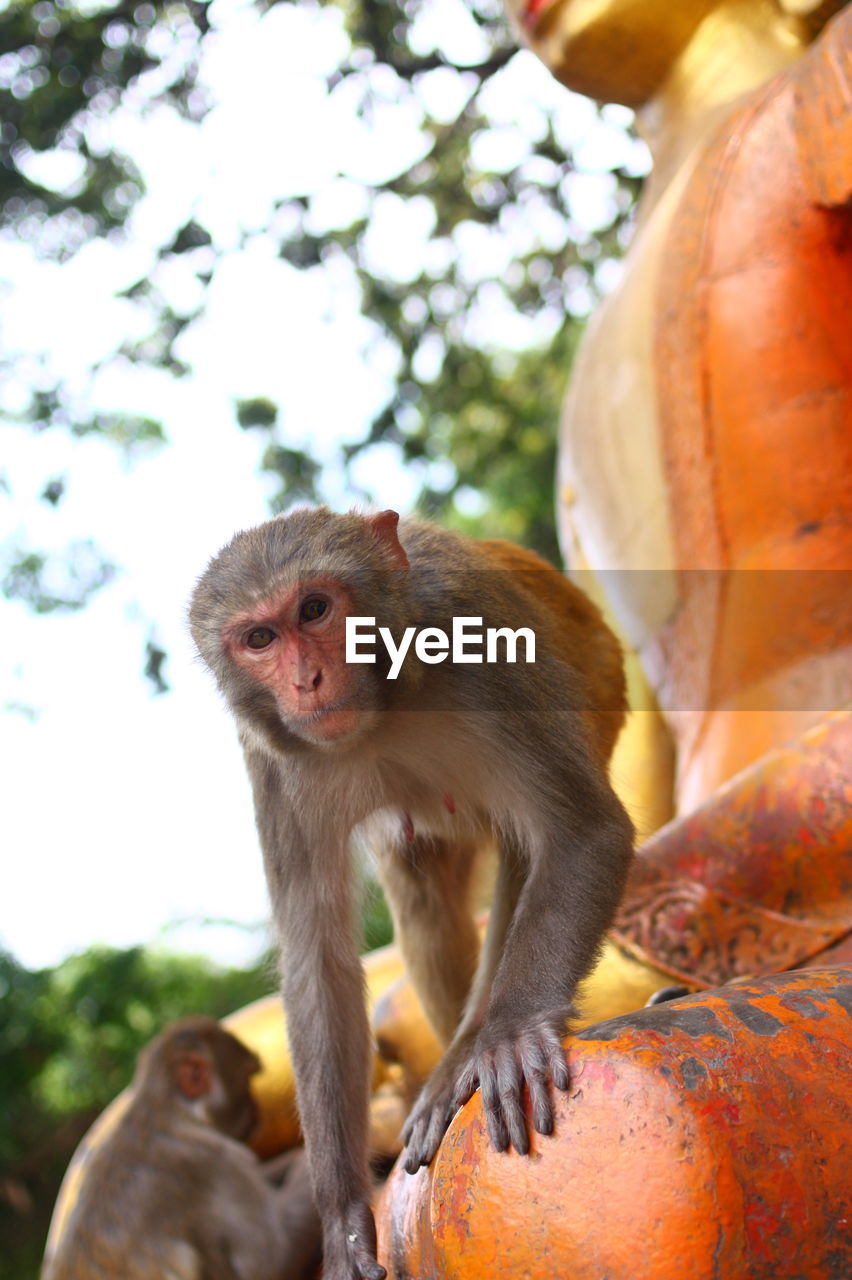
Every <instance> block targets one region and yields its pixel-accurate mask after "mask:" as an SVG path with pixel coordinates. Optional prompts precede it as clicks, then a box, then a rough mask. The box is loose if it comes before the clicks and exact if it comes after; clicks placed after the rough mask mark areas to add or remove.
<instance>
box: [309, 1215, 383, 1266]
mask: <svg viewBox="0 0 852 1280" xmlns="http://www.w3.org/2000/svg"><path fill="white" fill-rule="evenodd" d="M324 1227H325V1230H324V1233H323V1259H322V1273H323V1276H324V1280H385V1276H386V1275H387V1272H386V1271H385V1269H384V1267H383V1266H381V1265H380V1264H379V1262H378V1261H377V1260H376V1224H375V1222H374V1221H373V1214H372V1211H371V1209H370V1206H369V1205H368V1204H365V1203H364V1202H363V1201H359V1202H358V1203H357V1204H352V1205H350V1206H349V1208H348V1209H347V1211H346V1213H345V1215H344V1216H343V1217H342V1218H340V1219H337V1220H335V1221H332V1222H326V1223H325V1224H324Z"/></svg>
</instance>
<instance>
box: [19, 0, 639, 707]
mask: <svg viewBox="0 0 852 1280" xmlns="http://www.w3.org/2000/svg"><path fill="white" fill-rule="evenodd" d="M284 8H288V9H294V8H295V9H298V10H299V12H300V13H301V14H302V16H303V17H304V18H305V20H306V21H310V22H311V23H314V24H320V23H323V24H325V25H324V26H323V30H324V31H326V30H327V31H328V33H329V39H330V40H331V37H332V36H333V37H334V40H333V41H332V43H334V44H335V48H336V49H337V50H338V51H339V52H338V56H337V57H336V59H335V60H334V65H333V66H332V67H331V69H330V70H328V71H327V72H326V84H327V93H328V96H329V100H330V101H332V102H333V103H337V104H339V106H340V111H341V112H342V113H343V114H344V117H345V118H347V119H350V120H351V121H352V123H353V128H355V132H356V134H357V136H358V139H359V156H358V158H357V159H356V161H355V162H354V163H353V162H352V160H351V159H350V157H349V156H348V154H347V147H346V145H345V144H341V148H340V152H339V156H338V160H337V165H336V170H337V171H336V173H333V174H331V175H329V176H327V177H326V178H325V179H324V180H322V181H320V182H319V183H318V184H316V185H314V186H312V187H309V186H306V187H305V189H303V190H300V191H297V192H295V193H294V192H292V191H287V192H282V193H281V195H280V196H279V197H278V198H277V199H275V201H274V208H273V210H272V214H271V217H270V218H269V220H268V223H267V225H265V226H263V227H248V228H245V229H244V232H243V235H242V237H241V243H242V245H243V247H244V246H245V244H246V243H247V242H248V241H250V240H251V239H252V238H256V237H257V236H260V235H262V236H265V237H268V236H270V235H271V236H274V237H275V238H276V240H277V242H278V244H279V252H280V256H281V258H282V259H283V260H284V261H285V262H287V263H289V264H292V266H293V267H294V268H295V269H296V270H297V271H298V272H300V273H301V274H302V275H304V276H308V277H323V278H325V279H326V280H333V281H334V282H335V284H334V288H336V289H337V291H338V293H340V292H341V291H349V293H350V294H354V295H355V296H356V297H357V310H358V311H360V313H361V315H362V317H363V324H362V325H361V328H360V335H359V339H358V340H359V341H360V343H361V347H362V353H363V358H364V361H365V362H368V363H372V364H375V365H378V366H380V367H381V369H382V370H383V373H384V381H385V384H386V385H385V386H384V389H383V391H382V393H381V394H380V395H379V396H378V397H377V401H376V403H375V405H374V406H373V408H372V410H371V412H370V413H369V414H368V416H367V420H366V421H365V422H363V423H355V424H353V427H352V429H351V432H350V436H349V438H346V437H344V438H343V439H342V440H341V442H340V449H339V452H338V454H337V455H336V457H334V458H333V459H332V460H331V461H332V463H333V465H335V466H337V467H340V466H342V467H343V468H345V470H346V474H347V475H348V477H349V483H350V487H351V489H353V490H355V491H356V492H358V491H360V492H363V493H364V495H365V496H366V497H369V496H370V495H369V471H370V460H371V458H374V457H376V456H377V454H376V451H377V450H383V449H385V450H386V449H387V448H388V447H392V448H393V449H395V450H398V451H399V455H400V456H401V458H402V460H403V462H404V464H405V465H406V466H407V467H408V468H409V470H410V472H411V473H412V474H414V475H416V477H417V480H418V488H419V502H418V505H419V506H420V507H421V509H423V510H424V511H426V512H427V513H429V514H436V515H440V516H441V517H442V518H443V519H445V520H448V521H450V522H451V523H455V524H457V525H462V526H466V527H472V528H474V529H476V530H484V531H487V532H490V533H494V532H503V533H506V534H509V535H510V536H514V537H517V538H519V539H521V540H525V541H528V542H530V543H531V544H532V545H535V546H537V547H538V548H539V549H540V550H542V551H544V552H545V553H546V554H549V555H551V556H556V555H558V549H557V546H556V539H555V533H554V527H553V515H552V506H553V502H552V476H553V469H554V450H555V436H556V424H557V421H558V406H559V401H560V398H561V394H562V388H563V385H564V380H565V377H566V375H567V371H568V367H569V366H570V361H571V358H572V354H573V350H574V347H575V345H576V339H577V335H578V332H579V330H580V328H581V326H582V321H583V318H584V316H585V314H586V313H587V311H588V310H589V308H590V306H591V305H592V303H593V301H594V299H595V298H596V297H597V296H598V294H599V293H600V291H601V289H602V288H603V287H604V286H605V284H606V282H607V279H608V276H609V274H611V266H612V262H613V259H614V258H616V257H617V256H618V254H619V252H620V249H621V246H622V244H623V241H624V238H625V229H626V224H627V223H628V221H629V217H630V212H631V208H632V203H633V198H634V196H635V194H636V190H637V187H638V185H639V182H640V180H641V173H642V171H643V167H644V156H643V153H642V152H641V150H639V149H637V148H636V146H635V145H634V144H633V143H632V142H631V141H630V140H629V138H628V137H627V135H626V134H625V133H624V126H625V122H626V120H627V119H628V116H627V113H625V112H624V111H622V110H621V109H607V110H605V111H604V112H603V113H596V112H595V111H594V109H593V108H592V107H591V106H590V104H585V105H584V106H581V105H580V100H578V99H574V98H572V97H571V95H567V94H564V93H562V91H561V90H559V89H558V88H557V87H556V86H555V85H552V84H551V82H550V81H549V80H548V79H547V77H546V73H544V72H543V71H542V72H541V76H540V83H541V85H542V102H541V103H540V104H537V105H532V104H531V103H530V101H529V100H528V99H527V100H526V101H524V102H523V104H522V110H523V118H522V119H521V118H519V110H518V108H517V106H516V105H515V104H513V92H515V89H513V86H517V85H518V84H519V83H520V81H521V79H522V76H521V72H522V71H523V70H524V68H526V73H527V74H528V73H529V66H530V63H531V58H530V55H528V54H524V53H520V54H519V53H518V52H517V49H516V45H515V43H514V40H513V39H512V37H511V36H510V34H509V32H508V30H507V27H506V23H505V20H504V18H503V15H502V10H501V8H500V6H499V4H498V3H496V0H471V2H470V3H469V4H468V5H467V7H464V6H463V5H462V4H461V2H459V3H458V5H457V6H456V12H455V13H454V14H451V17H449V18H447V17H445V18H444V19H441V18H440V17H439V16H438V11H437V10H436V8H435V5H434V3H432V0H380V2H378V3H377V2H376V0H353V2H352V3H347V4H346V5H345V6H344V5H341V7H340V8H339V9H334V8H332V7H331V6H327V7H326V8H325V9H319V8H317V7H316V6H314V5H313V4H311V3H310V0H301V3H298V4H295V5H293V4H291V3H290V0H277V3H276V2H275V0H272V2H271V3H270V2H267V0H262V2H260V3H258V4H257V5H256V9H257V11H258V12H259V13H261V14H262V15H263V18H262V20H263V22H264V23H265V24H269V25H270V30H271V31H273V32H274V31H275V30H276V28H275V27H274V24H272V23H271V17H272V16H273V11H274V10H279V9H284ZM450 12H451V11H450V9H449V7H448V6H444V7H442V9H441V11H440V13H441V14H444V15H446V14H448V13H450ZM235 21H236V19H235V13H234V6H233V5H229V4H228V3H227V0H220V2H219V3H218V4H217V5H213V6H210V5H207V4H203V3H195V2H193V0H157V2H155V3H143V4H138V3H133V2H130V3H128V2H125V0H121V2H118V3H116V2H115V0H112V2H110V0H106V2H103V3H97V4H96V3H83V2H82V0H80V2H79V3H74V2H73V0H39V2H38V3H35V4H32V3H30V2H29V0H26V2H24V0H10V3H8V4H7V5H6V7H5V8H4V9H3V10H2V12H0V113H2V119H3V121H4V124H3V129H2V151H0V157H2V166H0V227H2V229H3V232H4V237H5V240H6V243H7V244H8V243H9V241H10V240H11V239H12V238H15V239H16V240H17V241H18V242H20V243H23V244H26V245H27V246H29V248H30V250H31V252H32V253H33V254H34V255H37V256H38V257H39V258H40V259H41V260H47V261H50V262H52V263H54V264H63V263H66V262H67V261H68V260H69V259H70V258H71V257H73V255H75V254H79V253H80V252H81V250H83V249H84V248H85V247H86V246H90V245H91V244H92V242H93V240H95V239H97V238H100V240H101V242H104V243H114V242H116V241H117V240H121V239H122V238H123V240H124V243H125V244H127V245H129V244H130V243H131V242H132V240H133V237H134V234H135V232H134V224H133V215H134V210H136V209H137V207H138V204H139V201H140V199H141V198H142V196H143V190H144V182H143V178H142V175H141V172H140V169H139V167H138V165H137V164H136V162H135V161H134V159H133V158H132V155H131V151H132V147H128V145H127V144H126V142H125V141H124V138H123V134H122V125H123V123H124V122H126V121H127V119H128V118H131V117H135V118H138V117H140V116H141V117H143V118H146V119H154V118H155V117H157V115H158V113H160V114H162V113H163V112H169V113H173V114H174V115H175V116H176V117H179V118H181V119H182V120H184V121H185V122H187V123H188V124H189V125H192V126H195V127H196V128H201V127H203V122H204V120H205V117H206V114H207V112H208V110H209V108H210V105H211V99H210V95H209V92H208V91H207V90H206V89H205V87H204V82H203V75H202V71H203V68H204V66H205V59H206V58H207V57H208V52H209V49H210V48H211V47H215V41H216V40H217V39H221V38H223V33H224V38H225V39H228V38H229V32H230V31H232V30H233V29H234V25H235ZM572 103H573V117H572V118H571V119H569V117H571V116H572V111H571V110H570V109H569V107H570V104H572ZM578 121H579V124H578ZM276 123H278V122H271V121H264V120H258V121H257V122H256V127H257V128H258V129H262V128H264V126H265V127H267V128H268V129H269V137H270V139H274V134H275V127H276ZM356 126H357V127H356ZM125 132H126V130H125ZM400 134H402V135H404V136H402V137H401V138H400V136H399V135H400ZM353 136H354V135H353ZM590 137H594V138H596V139H598V140H599V141H602V142H603V143H604V150H605V152H606V155H604V157H603V159H602V160H601V159H595V160H594V161H593V162H592V165H591V171H593V172H594V175H595V176H594V179H592V178H590V176H589V172H590V167H589V164H588V160H587V159H586V160H585V161H584V148H585V157H588V154H589V145H588V142H589V138H590ZM389 139H391V140H392V141H393V145H389V144H388V140H389ZM368 140H369V141H370V143H371V146H372V150H371V151H370V152H369V158H368V160H367V161H365V158H364V156H365V151H364V147H365V146H366V145H367V141H368ZM584 163H585V172H584ZM592 181H594V182H595V183H596V187H597V194H596V205H597V208H596V209H595V210H594V211H592V210H590V208H589V202H588V201H586V208H585V210H584V209H583V200H582V196H583V192H584V190H585V191H587V190H588V188H589V184H590V182H592ZM206 222H209V216H207V215H206V214H202V212H200V211H199V212H197V213H196V214H194V215H193V216H191V217H189V218H185V219H184V220H182V221H179V222H177V223H175V225H172V226H171V227H170V228H169V229H168V232H167V233H166V234H161V236H160V240H159V242H158V243H157V244H154V245H150V246H149V253H148V256H147V260H146V261H144V269H143V270H142V271H141V272H140V274H139V275H138V276H137V278H136V279H134V280H131V281H129V282H128V283H127V284H126V285H125V286H124V287H123V288H122V289H120V290H119V294H120V301H121V302H122V303H123V306H124V311H123V312H122V320H123V323H124V328H125V331H124V332H121V331H120V330H119V331H118V332H117V333H116V334H115V337H114V341H113V342H112V344H111V345H110V344H107V346H106V347H105V348H104V349H103V350H101V351H100V352H99V353H98V354H97V355H96V356H95V357H93V362H92V367H91V369H90V376H89V377H88V378H86V377H85V376H84V377H82V378H78V379H74V378H70V377H68V376H62V375H61V374H59V373H57V371H56V370H55V369H54V368H53V367H52V365H51V360H50V355H49V353H48V352H42V353H39V354H38V355H35V356H34V355H33V354H32V353H30V354H29V356H28V357H27V358H25V359H22V358H21V355H20V353H17V355H16V353H15V352H11V353H7V355H6V356H5V361H6V364H7V366H9V365H13V364H14V365H15V370H14V371H15V372H17V373H18V375H19V381H20V383H21V385H22V388H23V389H22V391H20V392H19V394H18V396H17V398H13V403H12V405H11V407H10V405H9V403H8V401H7V404H6V414H7V418H8V419H10V420H17V421H23V422H25V423H28V424H30V425H31V426H32V428H33V429H35V430H38V431H44V430H48V429H53V430H59V431H63V432H70V433H71V434H72V435H73V436H74V437H75V438H78V439H82V438H84V437H86V436H91V435H97V436H99V437H102V438H106V439H109V440H110V441H112V442H113V443H114V444H115V445H116V447H118V448H120V449H122V450H124V451H126V452H127V453H128V454H130V455H136V454H138V453H140V452H144V451H145V450H149V449H151V448H156V447H158V446H161V445H162V444H163V442H164V436H163V431H162V426H161V424H160V422H159V421H157V419H156V417H154V416H151V415H148V414H141V415H140V414H138V413H134V412H133V411H132V409H130V408H128V409H127V411H121V412H104V411H103V410H99V409H97V408H95V409H94V410H93V408H92V404H91V399H90V395H89V393H90V391H91V380H92V378H95V377H97V376H98V375H99V374H101V373H102V372H103V371H104V369H105V368H106V367H109V366H114V365H116V364H118V365H121V366H122V367H124V368H126V367H127V365H135V366H145V367H151V368H155V369H157V370H159V371H160V372H161V373H163V374H164V376H167V377H169V378H173V379H181V378H184V377H186V376H187V375H188V374H189V375H191V372H192V370H191V368H190V367H189V366H188V364H187V362H186V359H185V358H184V357H183V356H182V355H181V350H180V348H181V339H182V338H183V336H184V335H185V334H186V332H187V331H188V330H191V329H192V327H193V325H194V324H195V323H196V322H197V321H198V320H199V318H200V317H202V316H203V314H204V310H205V305H206V299H207V297H208V296H209V291H210V289H211V286H212V285H214V284H215V281H216V277H217V272H218V271H219V269H220V267H221V265H222V262H223V260H224V258H225V257H226V256H227V254H228V252H229V251H232V249H233V246H230V249H229V246H228V245H226V244H225V243H224V241H223V238H222V236H221V234H219V233H218V232H217V230H216V227H215V226H213V225H206ZM394 239H396V240H398V241H405V242H407V243H408V244H409V246H411V256H410V257H409V259H408V260H406V259H405V257H404V255H401V254H400V253H398V252H397V253H393V252H391V251H390V249H391V247H392V242H393V240H394ZM143 259H144V255H143ZM176 264H178V265H176ZM178 269H181V270H183V273H184V276H189V277H191V278H192V280H193V281H194V284H195V286H196V288H195V292H194V295H193V301H191V302H189V303H187V302H186V301H185V300H183V301H182V302H176V301H175V299H174V298H173V297H172V296H170V290H169V288H168V284H167V282H168V279H169V274H170V272H172V274H174V271H175V270H178ZM190 292H192V291H190ZM9 371H10V372H11V371H12V370H9ZM235 413H236V419H237V422H238V424H239V425H240V426H241V427H242V428H243V429H244V430H251V431H255V432H257V433H258V434H259V436H260V437H261V440H262V444H261V466H262V468H263V469H264V470H265V471H266V472H267V473H269V474H270V475H271V476H272V477H273V478H274V479H275V480H276V481H277V489H276V491H275V492H274V493H273V495H272V506H273V508H274V509H280V508H282V507H283V506H285V505H287V504H288V503H289V502H291V501H292V500H293V499H294V498H309V499H317V498H320V497H323V496H324V494H325V493H326V492H327V490H328V486H327V476H328V471H329V459H328V458H324V459H318V458H317V457H316V456H314V455H313V452H312V450H311V448H310V447H309V446H306V444H305V442H304V441H303V440H295V441H294V440H293V439H292V438H291V436H290V433H289V424H288V408H287V405H286V404H271V403H270V402H269V400H268V399H264V398H263V396H262V394H259V395H258V396H251V395H249V396H246V397H243V398H241V400H240V402H239V403H238V404H237V405H236V406H235ZM66 480H67V476H66V475H65V474H63V473H59V474H52V475H47V476H45V478H44V486H43V489H42V493H41V497H42V500H43V502H44V503H46V504H48V505H50V506H51V507H54V508H56V507H58V506H60V505H61V503H62V501H63V496H64V492H65V486H66ZM5 485H6V488H7V490H14V486H15V477H14V476H7V477H5ZM4 561H5V566H6V567H5V570H4V571H3V576H2V586H3V590H4V592H5V593H6V595H7V596H9V597H11V598H17V599H22V600H25V601H26V602H28V603H29V604H30V605H31V607H32V608H34V609H36V610H38V611H42V612H49V611H52V610H56V609H66V610H67V609H75V608H79V607H82V606H83V605H84V604H85V603H86V601H87V600H88V599H89V598H90V596H91V595H92V593H93V592H95V591H96V590H98V589H99V588H100V587H102V586H103V585H105V584H106V583H107V582H109V581H110V579H111V577H112V574H113V572H114V566H113V565H112V564H111V563H110V556H109V548H106V549H104V550H99V549H98V548H95V547H93V546H92V545H91V544H90V543H89V542H87V541H86V540H81V541H80V542H78V543H77V544H75V545H72V546H71V547H68V548H67V549H66V551H65V552H64V553H63V554H62V555H61V556H59V557H57V556H56V555H55V554H54V555H50V554H48V553H47V552H45V551H44V550H42V549H40V548H34V547H32V546H29V545H27V544H26V542H25V541H21V540H20V539H16V538H13V539H12V540H11V541H10V542H9V544H8V545H7V546H6V548H5V554H4ZM156 657H157V654H156V645H154V646H153V652H152V651H151V646H150V645H149V650H148V653H147V663H148V667H149V669H151V668H152V667H153V668H154V674H153V676H152V679H153V680H154V684H155V687H162V686H163V685H164V681H162V679H161V678H160V681H159V684H158V683H157V677H158V673H159V667H158V666H157V663H156V661H155V659H156Z"/></svg>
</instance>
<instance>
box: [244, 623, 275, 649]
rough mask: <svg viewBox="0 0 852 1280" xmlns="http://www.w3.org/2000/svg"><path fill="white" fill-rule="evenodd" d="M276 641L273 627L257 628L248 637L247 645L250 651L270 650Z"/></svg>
mask: <svg viewBox="0 0 852 1280" xmlns="http://www.w3.org/2000/svg"><path fill="white" fill-rule="evenodd" d="M274 639H275V632H274V631H273V630H272V628H271V627H255V628H254V630H253V631H250V632H249V633H248V635H247V636H246V644H247V645H248V647H249V649H268V648H269V646H270V645H271V644H272V641H273V640H274Z"/></svg>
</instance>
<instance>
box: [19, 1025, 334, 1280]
mask: <svg viewBox="0 0 852 1280" xmlns="http://www.w3.org/2000/svg"><path fill="white" fill-rule="evenodd" d="M259 1069H260V1062H259V1060H258V1058H257V1056H256V1054H254V1053H252V1052H251V1051H250V1050H249V1049H247V1048H246V1047H245V1045H244V1044H242V1042H241V1041H240V1040H238V1039H237V1038H236V1036H232V1035H231V1034H230V1033H229V1032H227V1031H226V1030H225V1029H224V1028H223V1027H221V1026H220V1025H219V1023H218V1022H216V1021H215V1020H214V1019H213V1018H203V1017H196V1018H187V1019H185V1020H183V1021H181V1022H178V1023H175V1024H174V1025H173V1026H171V1027H169V1028H167V1030H165V1031H164V1032H162V1034H161V1035H159V1036H158V1037H157V1038H156V1039H155V1040H153V1041H152V1042H151V1044H150V1045H148V1046H147V1048H146V1049H144V1050H143V1052H142V1054H141V1055H140V1057H139V1063H138V1065H137V1068H136V1073H135V1075H134V1078H133V1085H132V1090H131V1101H130V1104H129V1106H128V1108H127V1110H126V1112H125V1113H124V1114H123V1115H122V1116H121V1118H120V1120H119V1121H118V1124H117V1126H116V1128H115V1129H114V1130H113V1131H112V1132H111V1133H109V1134H108V1135H107V1136H106V1137H105V1138H104V1139H103V1141H102V1142H101V1143H100V1145H99V1146H97V1147H95V1148H94V1149H93V1151H92V1152H91V1154H90V1156H89V1157H88V1160H87V1162H86V1166H85V1176H84V1178H83V1182H82V1185H81V1187H80V1191H79V1194H78V1196H77V1200H76V1202H75V1203H74V1207H73V1209H72V1210H71V1216H70V1218H69V1220H68V1223H67V1225H66V1226H65V1229H64V1231H63V1232H62V1234H61V1236H60V1238H59V1241H58V1244H57V1246H56V1249H55V1250H54V1252H53V1253H52V1255H51V1256H50V1257H48V1258H46V1259H45V1263H44V1267H43V1268H42V1272H41V1280H305V1278H306V1277H308V1276H310V1275H312V1274H313V1268H314V1264H315V1262H316V1261H317V1259H318V1258H319V1248H320V1235H321V1231H320V1223H319V1217H318V1215H317V1211H316V1208H315V1206H314V1200H313V1195H312V1192H311V1188H310V1180H309V1176H308V1170H307V1162H306V1161H305V1159H304V1156H303V1155H302V1154H301V1153H299V1154H298V1155H295V1156H294V1160H293V1163H292V1165H291V1167H290V1171H289V1176H288V1178H287V1181H286V1183H285V1184H284V1186H283V1188H281V1189H278V1188H275V1187H273V1186H272V1185H271V1184H270V1183H269V1182H267V1181H266V1179H265V1177H264V1175H263V1172H262V1165H261V1164H260V1163H259V1162H258V1159H257V1157H256V1156H255V1155H254V1153H253V1152H252V1151H251V1150H250V1149H249V1148H248V1147H247V1146H245V1145H244V1142H245V1139H246V1138H247V1137H248V1135H249V1133H250V1132H251V1130H252V1129H253V1128H254V1126H255V1124H256V1123H257V1119H258V1113H257V1104H256V1103H255V1101H254V1098H253V1097H252V1094H251V1090H250V1087H249V1080H250V1078H251V1076H253V1075H254V1074H255V1072H257V1071H258V1070H259Z"/></svg>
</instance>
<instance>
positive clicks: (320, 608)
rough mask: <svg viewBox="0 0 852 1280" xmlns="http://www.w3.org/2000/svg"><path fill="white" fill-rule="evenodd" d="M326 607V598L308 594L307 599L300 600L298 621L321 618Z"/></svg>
mask: <svg viewBox="0 0 852 1280" xmlns="http://www.w3.org/2000/svg"><path fill="white" fill-rule="evenodd" d="M327 608H328V601H327V600H323V599H322V598H321V597H320V596H309V597H308V599H307V600H304V601H303V602H302V607H301V609H300V610H299V621H300V622H316V620H317V618H321V617H322V615H323V614H324V613H325V611H326V609H327Z"/></svg>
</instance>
